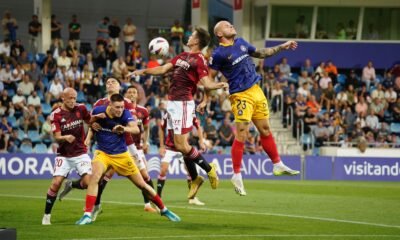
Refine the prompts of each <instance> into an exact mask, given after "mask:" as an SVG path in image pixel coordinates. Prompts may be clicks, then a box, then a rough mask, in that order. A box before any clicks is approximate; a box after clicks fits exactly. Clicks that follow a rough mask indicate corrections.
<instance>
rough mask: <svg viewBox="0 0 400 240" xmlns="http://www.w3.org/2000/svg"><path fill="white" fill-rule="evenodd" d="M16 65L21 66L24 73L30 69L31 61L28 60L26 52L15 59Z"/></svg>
mask: <svg viewBox="0 0 400 240" xmlns="http://www.w3.org/2000/svg"><path fill="white" fill-rule="evenodd" d="M32 62H34V61H32ZM17 63H19V64H21V66H22V69H24V71H25V72H27V71H29V70H30V69H31V61H30V60H29V59H28V52H27V51H23V52H22V53H21V55H19V57H18V58H17Z"/></svg>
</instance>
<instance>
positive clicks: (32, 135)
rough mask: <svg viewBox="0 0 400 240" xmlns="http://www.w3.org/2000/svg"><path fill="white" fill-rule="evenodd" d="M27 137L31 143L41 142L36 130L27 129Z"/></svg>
mask: <svg viewBox="0 0 400 240" xmlns="http://www.w3.org/2000/svg"><path fill="white" fill-rule="evenodd" d="M28 138H29V139H30V140H31V141H32V142H33V143H38V142H41V139H40V135H39V132H38V131H36V130H29V131H28Z"/></svg>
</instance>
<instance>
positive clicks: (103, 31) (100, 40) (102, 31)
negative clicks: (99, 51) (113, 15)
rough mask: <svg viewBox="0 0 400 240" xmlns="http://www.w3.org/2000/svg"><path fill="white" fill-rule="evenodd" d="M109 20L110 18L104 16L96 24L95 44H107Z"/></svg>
mask: <svg viewBox="0 0 400 240" xmlns="http://www.w3.org/2000/svg"><path fill="white" fill-rule="evenodd" d="M109 22H110V19H109V18H108V17H104V18H103V20H102V21H101V22H99V23H98V24H97V38H96V43H97V45H99V44H102V45H104V46H107V45H108V41H109V35H108V34H109V30H108V24H109Z"/></svg>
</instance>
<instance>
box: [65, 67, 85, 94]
mask: <svg viewBox="0 0 400 240" xmlns="http://www.w3.org/2000/svg"><path fill="white" fill-rule="evenodd" d="M81 76H82V75H81V71H79V69H78V66H77V65H72V66H71V69H69V70H68V72H67V81H66V83H67V86H68V87H71V88H75V89H79V87H80V85H81Z"/></svg>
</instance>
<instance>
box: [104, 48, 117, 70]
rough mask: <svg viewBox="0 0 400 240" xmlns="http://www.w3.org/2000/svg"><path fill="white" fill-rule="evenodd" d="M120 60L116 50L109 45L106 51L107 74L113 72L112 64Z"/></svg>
mask: <svg viewBox="0 0 400 240" xmlns="http://www.w3.org/2000/svg"><path fill="white" fill-rule="evenodd" d="M117 59H118V55H117V53H116V52H115V50H114V48H113V46H112V45H108V46H107V49H106V64H107V65H106V69H107V72H108V73H110V72H111V70H112V64H113V63H114V61H115V60H117Z"/></svg>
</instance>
